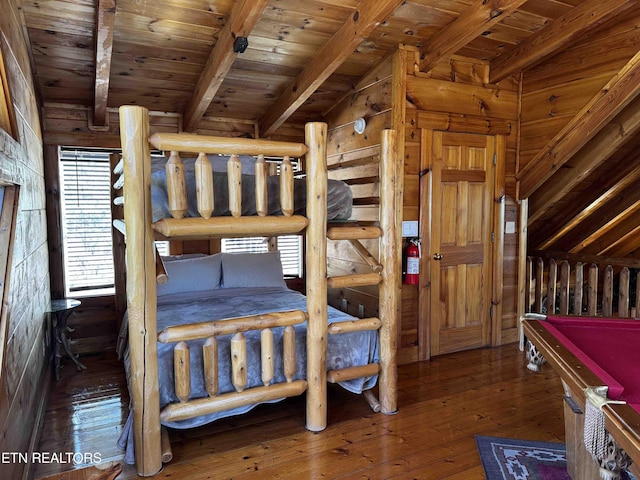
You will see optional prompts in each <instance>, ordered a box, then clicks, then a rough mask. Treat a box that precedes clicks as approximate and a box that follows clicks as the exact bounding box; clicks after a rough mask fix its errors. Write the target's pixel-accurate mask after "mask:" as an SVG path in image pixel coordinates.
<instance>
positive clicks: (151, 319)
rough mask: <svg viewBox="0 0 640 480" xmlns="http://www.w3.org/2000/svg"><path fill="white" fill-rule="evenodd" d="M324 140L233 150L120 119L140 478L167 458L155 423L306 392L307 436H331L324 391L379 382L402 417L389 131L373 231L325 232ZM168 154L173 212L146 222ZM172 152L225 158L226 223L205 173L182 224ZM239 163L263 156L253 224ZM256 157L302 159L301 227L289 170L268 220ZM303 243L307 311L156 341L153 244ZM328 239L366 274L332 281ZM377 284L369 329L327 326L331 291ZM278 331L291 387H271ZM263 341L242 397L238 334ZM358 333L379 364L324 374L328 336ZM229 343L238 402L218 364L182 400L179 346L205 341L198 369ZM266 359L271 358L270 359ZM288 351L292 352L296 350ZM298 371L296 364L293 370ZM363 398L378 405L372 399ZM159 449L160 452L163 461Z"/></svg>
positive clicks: (320, 129)
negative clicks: (161, 361)
mask: <svg viewBox="0 0 640 480" xmlns="http://www.w3.org/2000/svg"><path fill="white" fill-rule="evenodd" d="M326 133H327V127H326V125H325V124H323V123H309V124H307V125H306V127H305V143H304V144H302V143H287V142H275V141H267V140H252V139H234V138H226V137H211V136H200V135H195V134H167V133H155V134H154V135H152V136H150V135H149V115H148V111H147V110H146V109H145V108H143V107H137V106H123V107H121V108H120V135H121V142H122V155H123V182H122V181H120V182H118V183H119V184H120V183H123V184H124V187H123V198H121V199H120V200H121V201H124V217H125V225H126V266H127V308H128V315H129V350H130V362H131V363H130V385H129V387H130V391H131V401H132V408H133V431H134V445H135V458H136V468H137V471H138V474H139V475H141V476H151V475H154V474H156V473H157V472H158V471H160V469H161V468H162V462H163V460H164V461H167V460H168V459H170V458H171V453H170V446H169V445H168V441H167V438H168V437H167V435H166V431H165V429H164V428H163V427H161V423H160V422H161V419H162V420H169V419H171V420H176V419H180V418H191V417H194V416H198V415H200V414H203V413H210V412H214V411H222V410H226V409H228V408H232V407H237V406H240V405H247V404H252V403H256V402H260V401H266V400H270V399H276V398H283V397H289V396H294V395H299V394H301V393H303V392H305V391H306V392H307V398H306V402H307V406H306V428H307V429H308V430H311V431H321V430H323V429H324V428H325V427H326V425H327V399H326V396H327V384H326V382H327V381H331V382H337V381H342V380H348V379H352V378H358V377H363V376H369V375H372V374H379V380H378V389H379V394H378V396H379V409H380V410H381V411H382V412H383V413H394V412H395V411H396V410H397V399H396V396H397V368H396V367H397V362H396V345H397V317H398V300H399V296H400V250H399V248H400V247H399V245H400V240H401V239H400V238H398V235H399V231H398V228H397V225H398V223H399V221H400V219H401V210H400V208H401V202H400V201H399V195H398V192H396V189H395V182H396V179H397V178H398V174H397V168H398V160H397V159H396V158H395V154H396V135H395V131H392V130H384V131H383V132H382V137H381V144H380V168H379V181H380V194H379V197H380V199H379V203H380V218H379V222H376V223H375V224H374V225H371V224H369V225H358V224H355V223H353V222H350V223H346V224H345V226H332V227H331V228H330V229H328V228H327V215H326V203H327V202H326V195H327V193H326V192H327V165H326ZM150 145H151V146H152V147H153V148H155V149H158V150H164V151H170V152H171V156H170V159H169V161H168V167H167V172H168V175H167V187H168V188H167V190H168V197H169V207H170V210H171V212H172V215H173V217H174V218H168V219H163V220H160V221H158V222H155V223H152V220H151V194H150V174H151V161H150V158H151V157H150V150H151V146H150ZM177 152H190V153H193V154H196V155H199V156H202V158H205V157H204V154H215V153H224V154H227V155H231V159H230V160H229V165H228V175H229V189H230V193H229V209H230V211H231V212H232V216H230V217H210V214H211V211H212V210H213V204H212V202H213V191H212V190H213V186H212V185H213V184H212V181H211V170H210V169H208V168H202V165H204V164H201V166H198V163H197V164H196V178H197V190H198V191H199V197H198V210H199V212H200V214H201V215H202V217H199V218H182V217H183V215H184V212H185V211H186V192H185V188H184V176H183V175H184V173H183V165H182V160H181V159H180V157H179V155H178V153H177ZM235 155H254V156H258V161H257V162H256V164H257V168H256V175H257V177H256V190H257V191H256V205H257V207H258V208H257V211H258V215H257V216H251V217H243V216H240V211H241V206H240V198H241V196H240V194H241V190H240V188H241V185H240V180H239V179H240V168H239V161H237V157H236V156H235ZM263 155H270V156H271V155H273V156H279V157H284V158H285V159H286V157H302V156H305V166H306V173H307V175H306V179H307V210H306V217H305V216H300V215H293V214H292V213H291V211H292V206H291V204H292V198H293V193H292V192H293V175H292V174H291V172H290V169H289V168H288V166H287V164H288V162H287V161H286V160H285V161H284V168H283V169H282V170H283V174H281V183H280V185H281V186H280V188H281V195H280V196H281V201H282V202H283V203H282V211H283V213H284V215H282V216H267V215H266V214H265V212H264V211H262V210H263V209H262V208H261V205H264V198H266V189H265V188H264V187H260V185H264V184H265V183H266V182H264V181H262V180H265V179H266V173H265V170H264V168H263V167H262V165H264V162H263V161H262V159H263ZM303 232H304V234H305V238H306V298H307V312H308V313H304V312H301V311H296V312H274V313H271V314H266V315H259V316H253V317H244V318H236V319H228V320H225V321H222V322H221V321H217V322H203V323H200V324H196V325H193V326H181V327H172V328H167V329H165V330H163V331H162V332H160V333H156V332H157V328H156V283H157V282H163V281H166V272H165V271H164V268H163V265H162V263H161V260H159V256H158V255H156V254H155V247H154V240H156V239H163V240H187V239H195V238H221V237H243V236H256V235H261V236H277V235H283V234H295V233H303ZM327 238H330V239H332V240H343V239H344V240H348V241H350V242H351V243H352V245H354V246H355V247H356V250H357V251H358V253H360V254H361V255H362V256H363V258H365V260H366V261H367V263H368V264H369V265H370V266H371V267H372V270H373V271H372V273H370V274H369V273H365V274H356V275H345V276H339V277H332V278H327V261H326V257H327ZM371 238H378V239H379V252H380V254H379V257H380V258H379V261H376V260H375V258H373V256H372V255H371V254H369V253H368V252H367V251H366V249H365V248H364V247H363V246H362V244H361V243H360V240H361V239H371ZM360 285H378V286H379V302H380V306H379V318H365V319H359V320H354V321H351V322H343V323H340V324H339V325H328V323H327V288H328V287H331V288H340V287H345V286H360ZM305 320H306V321H307V322H308V331H307V362H308V363H307V379H306V380H297V381H292V380H291V373H290V372H291V370H292V369H293V370H295V359H293V358H291V356H292V354H291V350H292V347H291V346H292V345H293V342H294V341H295V340H294V338H293V335H294V334H293V327H292V326H291V325H293V324H294V323H298V322H302V321H305ZM279 326H284V327H285V329H286V330H287V331H288V332H289V333H288V334H287V335H286V336H287V337H288V339H287V340H286V341H285V346H284V350H285V351H284V355H285V372H287V371H288V373H286V375H287V376H288V377H289V379H288V381H286V382H284V383H281V384H273V383H272V378H273V361H272V360H270V358H271V359H272V357H273V354H272V353H270V352H272V351H273V344H272V341H270V338H271V339H272V334H271V330H270V328H273V327H279ZM249 330H261V331H262V332H263V333H262V334H261V335H262V338H263V340H262V345H263V346H262V349H263V351H264V352H265V353H264V354H263V360H262V370H263V381H264V386H261V387H255V388H247V389H245V385H244V383H243V382H245V381H246V377H245V375H244V368H243V367H244V362H245V361H246V358H245V352H244V348H245V344H244V335H243V332H246V331H249ZM354 330H378V332H379V339H380V361H379V364H371V365H365V366H361V367H351V368H346V369H344V370H336V371H330V372H327V371H326V367H325V360H326V347H327V335H331V334H336V335H337V334H340V333H342V332H345V331H354ZM219 334H233V335H234V337H233V342H232V344H233V347H232V348H233V349H235V350H234V355H233V356H234V357H235V358H236V359H235V361H234V362H233V367H232V368H233V372H232V375H233V378H234V385H235V388H236V390H237V391H236V392H231V393H224V394H218V392H217V374H216V370H217V365H216V364H215V363H214V362H206V363H208V365H207V366H206V368H205V377H206V379H207V384H208V385H207V391H208V393H209V397H206V398H200V399H195V400H188V397H189V391H190V385H189V362H188V360H187V361H181V359H183V360H184V359H188V358H189V350H188V348H189V347H188V345H187V344H186V343H185V342H186V340H189V339H195V338H205V339H207V340H206V343H205V345H204V347H203V357H204V358H217V353H216V351H217V341H216V338H215V337H216V336H217V335H219ZM158 341H161V342H176V347H175V350H174V358H175V362H174V363H175V377H176V392H177V394H178V396H179V398H180V402H178V403H175V404H171V405H168V406H166V407H165V408H163V409H162V411H160V407H159V394H158V358H157V346H156V342H158ZM269 349H271V350H269ZM293 350H294V349H293ZM292 362H293V363H292ZM365 394H366V395H365V397H366V398H368V399H369V401H370V403H372V404H374V403H375V402H376V401H375V397H373V395H372V393H371V392H370V391H368V392H365ZM163 449H164V450H163Z"/></svg>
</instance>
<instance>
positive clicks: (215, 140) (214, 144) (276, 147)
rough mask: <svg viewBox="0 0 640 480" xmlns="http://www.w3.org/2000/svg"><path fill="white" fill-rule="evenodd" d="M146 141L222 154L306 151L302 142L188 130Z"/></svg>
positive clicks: (156, 135)
mask: <svg viewBox="0 0 640 480" xmlns="http://www.w3.org/2000/svg"><path fill="white" fill-rule="evenodd" d="M149 143H150V144H151V145H153V147H154V148H157V149H158V150H176V151H178V152H189V153H196V154H199V153H200V152H204V153H223V154H225V155H232V154H234V153H235V154H236V155H261V154H262V155H267V156H274V157H280V156H284V155H289V156H291V157H296V158H297V157H301V156H303V155H304V154H306V153H307V147H306V145H305V144H304V143H292V142H277V141H273V140H254V139H251V138H229V137H216V136H210V135H196V134H188V133H154V134H153V135H151V137H150V138H149Z"/></svg>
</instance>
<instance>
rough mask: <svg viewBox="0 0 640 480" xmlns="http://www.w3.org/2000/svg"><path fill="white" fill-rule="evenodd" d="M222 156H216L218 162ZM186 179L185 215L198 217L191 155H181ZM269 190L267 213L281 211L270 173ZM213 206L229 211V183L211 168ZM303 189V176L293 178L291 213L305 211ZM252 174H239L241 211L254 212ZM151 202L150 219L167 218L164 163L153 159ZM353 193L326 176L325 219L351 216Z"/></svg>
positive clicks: (276, 181) (222, 212)
mask: <svg viewBox="0 0 640 480" xmlns="http://www.w3.org/2000/svg"><path fill="white" fill-rule="evenodd" d="M220 161H222V160H219V159H217V160H216V163H217V162H220ZM183 163H184V173H185V183H186V189H187V201H188V205H189V208H188V211H187V213H186V216H187V217H199V216H200V215H199V214H198V207H197V200H196V187H195V162H194V160H193V159H183ZM267 182H268V183H267V185H268V187H267V191H268V215H281V214H282V212H281V211H280V184H279V182H280V181H279V178H278V177H276V176H271V177H269V178H268V181H267ZM213 188H214V206H215V209H214V211H213V216H228V215H231V212H230V211H229V201H228V198H229V186H228V183H227V174H226V173H225V172H220V171H214V173H213ZM306 190H307V182H306V180H305V179H301V178H296V179H295V180H294V213H295V214H296V215H304V214H305V210H306V201H307V196H306ZM254 192H255V176H254V175H249V174H243V175H242V215H256V205H255V193H254ZM151 203H152V205H153V212H152V214H153V221H154V222H156V221H158V220H160V219H162V218H170V217H171V214H170V213H169V208H168V200H167V181H166V173H165V170H164V163H162V164H159V163H157V162H155V161H154V163H153V164H152V174H151ZM352 203H353V196H352V193H351V188H350V187H349V185H347V184H346V183H344V182H342V181H339V180H329V181H328V184H327V219H328V220H348V219H349V218H350V217H351V208H352Z"/></svg>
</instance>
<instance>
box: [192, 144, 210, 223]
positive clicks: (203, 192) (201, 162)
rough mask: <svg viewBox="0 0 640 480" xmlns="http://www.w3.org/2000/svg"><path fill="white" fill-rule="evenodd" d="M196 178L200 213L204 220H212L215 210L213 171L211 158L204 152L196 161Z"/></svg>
mask: <svg viewBox="0 0 640 480" xmlns="http://www.w3.org/2000/svg"><path fill="white" fill-rule="evenodd" d="M195 176H196V198H197V200H198V213H199V214H200V216H201V217H202V218H211V214H212V213H213V209H214V201H213V198H214V195H213V193H214V192H213V169H212V168H211V162H210V161H209V158H208V157H207V156H206V155H205V154H204V153H203V152H200V153H199V154H198V158H197V159H196V163H195Z"/></svg>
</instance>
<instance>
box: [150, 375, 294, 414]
mask: <svg viewBox="0 0 640 480" xmlns="http://www.w3.org/2000/svg"><path fill="white" fill-rule="evenodd" d="M306 389H307V382H306V381H304V380H296V381H294V382H290V383H289V382H285V383H278V384H276V385H269V386H268V387H255V388H249V389H247V390H245V391H244V392H241V393H237V392H231V393H223V394H221V395H218V396H217V397H208V398H198V399H196V400H191V401H189V402H186V403H173V404H170V405H167V406H166V407H164V409H162V413H161V414H160V419H161V420H162V421H165V422H175V421H178V420H186V419H187V418H193V417H197V416H199V415H206V414H209V413H216V412H222V411H224V410H230V409H232V408H238V407H244V406H246V405H252V404H254V403H263V402H268V401H270V400H276V399H278V398H286V397H293V396H295V395H300V394H302V393H303V392H304V391H305V390H306Z"/></svg>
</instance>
